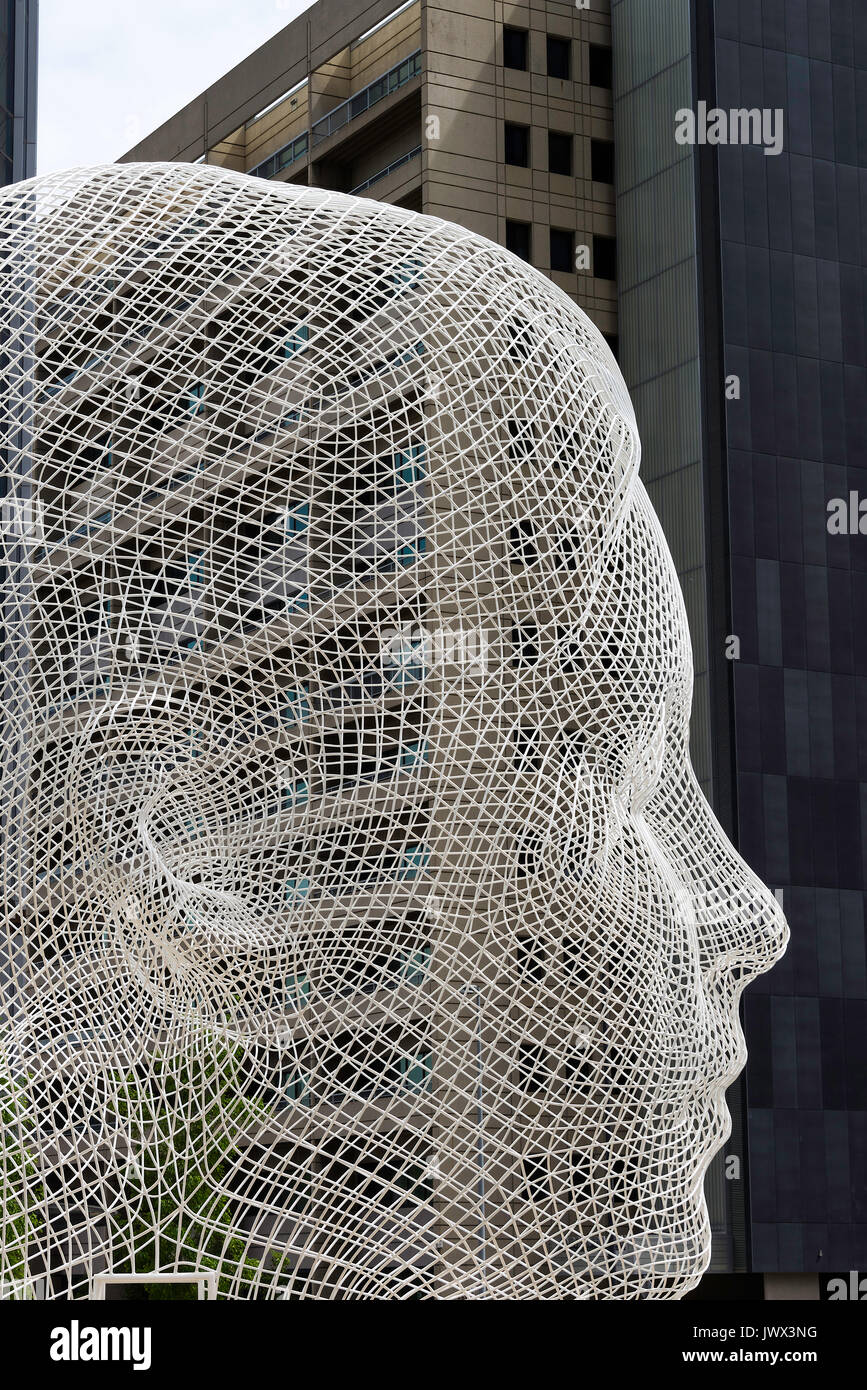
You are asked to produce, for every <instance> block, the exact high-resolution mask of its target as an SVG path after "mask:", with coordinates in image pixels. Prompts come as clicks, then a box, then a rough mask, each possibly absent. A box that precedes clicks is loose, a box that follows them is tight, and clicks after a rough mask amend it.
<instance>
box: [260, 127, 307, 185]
mask: <svg viewBox="0 0 867 1390" xmlns="http://www.w3.org/2000/svg"><path fill="white" fill-rule="evenodd" d="M309 148H310V132H309V131H307V130H305V131H304V133H303V134H302V135H296V136H295V139H294V140H290V141H289V143H288V145H283V146H282V148H281V149H279V150H277V151H276V153H275V154H270V155H269V156H268V158H267V159H263V160H262V163H261V164H257V165H255V166H254V168H252V169H248V171H247V172H248V173H249V174H252V175H253V177H254V178H259V179H273V177H274V175H275V174H279V173H280V171H281V170H282V169H288V168H289V165H290V164H294V163H295V162H296V161H297V160H299V159H303V158H304V156H305V155H306V153H307V151H308V150H309Z"/></svg>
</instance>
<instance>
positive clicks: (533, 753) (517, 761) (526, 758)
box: [512, 724, 542, 772]
mask: <svg viewBox="0 0 867 1390" xmlns="http://www.w3.org/2000/svg"><path fill="white" fill-rule="evenodd" d="M512 739H513V741H514V745H515V747H514V752H513V754H512V762H513V764H514V767H515V771H516V772H526V771H527V770H528V769H534V770H535V771H536V772H538V771H540V770H541V767H542V752H541V742H542V734H541V730H539V729H536V728H533V727H531V726H529V725H526V724H522V725H521V727H520V728H518V729H513V730H512Z"/></svg>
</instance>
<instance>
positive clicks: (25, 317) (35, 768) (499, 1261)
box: [0, 165, 786, 1299]
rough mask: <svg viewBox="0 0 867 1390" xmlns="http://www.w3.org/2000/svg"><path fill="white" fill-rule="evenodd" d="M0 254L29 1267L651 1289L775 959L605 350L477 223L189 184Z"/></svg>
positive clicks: (10, 225)
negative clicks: (695, 723) (712, 801)
mask: <svg viewBox="0 0 867 1390" xmlns="http://www.w3.org/2000/svg"><path fill="white" fill-rule="evenodd" d="M0 227H2V236H3V240H4V243H5V245H6V246H7V247H8V248H10V255H11V264H12V265H13V267H14V272H15V273H14V274H12V275H11V276H9V277H7V281H8V283H7V284H6V285H4V287H3V288H2V291H0V294H2V303H0V319H2V327H3V332H4V340H5V343H6V351H7V354H8V356H9V358H10V361H11V362H12V364H13V370H12V373H11V378H12V381H13V397H12V402H13V404H12V409H11V412H10V415H9V418H8V419H7V421H6V422H4V424H5V427H6V431H7V439H6V450H7V455H6V456H7V460H8V464H7V469H8V471H9V473H11V474H13V475H17V477H13V479H12V496H13V498H14V497H17V498H18V499H19V501H18V503H17V511H15V515H16V516H17V518H18V534H17V536H16V541H17V543H18V545H19V549H18V552H17V554H16V555H15V556H14V557H13V567H14V570H15V575H16V590H15V592H16V595H17V623H18V640H17V643H16V652H17V653H18V656H19V659H18V664H17V667H16V668H15V670H14V671H13V673H12V676H11V677H10V679H9V682H8V685H9V689H10V691H11V695H10V699H9V701H7V709H8V710H9V711H10V714H9V716H8V717H10V718H11V719H12V720H13V721H15V723H16V724H17V725H19V726H20V734H19V733H18V732H17V730H16V736H15V737H14V738H12V739H11V740H10V745H9V746H10V747H11V748H12V750H13V751H12V754H11V755H10V761H9V765H8V768H7V772H8V776H7V778H6V782H5V787H6V791H5V795H6V798H7V805H8V806H9V807H10V808H11V810H10V814H11V815H12V823H13V824H14V825H16V826H18V827H19V830H20V836H19V843H20V846H21V853H20V855H18V856H16V857H15V865H14V869H13V871H12V872H13V873H14V875H15V880H16V881H15V883H14V884H12V885H11V886H12V888H13V890H14V891H12V892H11V894H8V895H7V902H8V903H9V908H8V918H9V926H8V930H9V933H10V940H11V941H12V942H13V946H14V951H13V958H14V959H16V960H17V961H19V962H20V968H19V969H18V973H17V977H16V981H15V987H14V988H13V990H12V992H11V997H12V998H13V1003H12V1006H11V1009H10V1012H9V1016H8V1024H7V1030H6V1031H7V1035H8V1036H10V1037H11V1038H12V1040H13V1041H12V1044H11V1046H10V1048H9V1050H8V1065H7V1070H9V1069H10V1068H11V1072H12V1076H13V1077H14V1079H15V1084H16V1086H17V1087H18V1088H19V1089H20V1090H22V1091H23V1092H26V1093H28V1095H29V1096H30V1098H31V1100H32V1101H33V1107H32V1108H33V1110H34V1112H35V1114H36V1115H37V1119H36V1121H35V1122H34V1124H33V1126H32V1128H31V1130H30V1131H28V1134H29V1138H28V1139H27V1145H26V1149H27V1154H28V1155H29V1162H28V1163H25V1161H24V1160H23V1159H22V1158H21V1156H20V1155H19V1156H18V1157H17V1158H15V1157H14V1156H13V1157H12V1158H11V1159H9V1160H8V1162H9V1164H10V1166H11V1167H12V1169H14V1170H15V1172H16V1173H17V1182H18V1190H19V1198H20V1201H21V1202H22V1203H23V1204H24V1205H25V1206H26V1205H27V1204H28V1203H29V1204H30V1205H31V1206H32V1209H33V1212H34V1216H33V1223H34V1224H33V1235H32V1238H31V1248H32V1249H36V1250H37V1251H38V1256H39V1258H38V1260H36V1261H35V1262H34V1261H33V1259H32V1258H31V1259H30V1264H31V1267H33V1268H36V1267H41V1268H43V1269H45V1268H47V1269H48V1271H49V1273H52V1272H53V1277H54V1284H53V1285H52V1287H53V1288H55V1289H59V1288H60V1287H61V1281H60V1277H59V1274H58V1271H59V1270H60V1269H61V1268H65V1271H66V1276H67V1284H66V1287H67V1288H71V1289H72V1290H73V1291H74V1292H76V1291H77V1292H80V1293H84V1292H86V1288H87V1280H88V1278H89V1277H90V1274H91V1273H92V1272H93V1271H94V1270H95V1269H96V1268H97V1264H96V1261H97V1260H99V1261H100V1262H101V1263H100V1265H99V1268H105V1267H106V1265H108V1266H109V1267H111V1266H113V1267H115V1268H116V1267H117V1266H118V1264H119V1263H120V1261H121V1259H122V1258H124V1257H126V1255H128V1253H129V1249H130V1247H131V1246H132V1245H135V1244H136V1242H138V1252H139V1253H138V1257H139V1258H140V1256H141V1250H142V1249H143V1248H144V1244H145V1243H146V1241H145V1234H142V1232H145V1233H147V1234H149V1239H150V1241H151V1245H152V1244H153V1235H154V1233H155V1232H156V1233H158V1234H159V1235H161V1236H163V1237H164V1238H165V1239H164V1247H165V1249H169V1248H171V1249H172V1250H173V1251H174V1253H173V1254H172V1255H171V1256H169V1255H166V1254H165V1253H163V1255H162V1257H161V1258H162V1260H163V1264H164V1267H166V1266H165V1261H166V1260H168V1259H170V1260H171V1261H173V1266H172V1267H176V1268H179V1269H188V1268H196V1267H201V1266H204V1265H205V1264H207V1263H208V1261H209V1260H210V1261H211V1264H212V1265H213V1262H214V1261H215V1260H216V1261H217V1262H218V1263H219V1265H220V1271H221V1277H222V1278H223V1280H224V1284H223V1287H224V1290H225V1291H226V1292H228V1293H229V1294H230V1295H231V1296H241V1297H248V1296H251V1294H253V1293H256V1292H261V1294H262V1296H267V1297H275V1296H285V1295H286V1290H287V1289H289V1291H290V1296H301V1297H316V1298H379V1297H398V1298H400V1297H409V1296H421V1297H433V1298H438V1299H442V1298H445V1299H448V1298H470V1299H483V1298H502V1299H511V1298H520V1299H523V1298H527V1299H530V1298H542V1299H554V1298H598V1297H614V1298H630V1297H649V1298H671V1297H679V1296H680V1295H681V1294H682V1293H683V1292H685V1291H686V1290H687V1289H688V1288H689V1287H691V1286H692V1285H693V1284H694V1283H695V1282H697V1279H698V1277H699V1276H700V1274H701V1273H702V1271H703V1269H704V1267H705V1264H706V1261H707V1255H708V1249H709V1231H708V1222H707V1216H706V1211H705V1206H704V1200H703V1196H702V1179H703V1176H704V1172H705V1169H706V1167H707V1164H708V1162H709V1160H710V1158H711V1156H712V1155H713V1153H714V1152H715V1151H716V1150H717V1149H718V1148H719V1147H720V1145H721V1143H722V1142H723V1140H724V1137H725V1135H726V1132H727V1124H728V1116H727V1111H726V1108H725V1104H724V1092H725V1089H726V1087H727V1086H728V1085H729V1084H730V1082H731V1081H732V1080H733V1079H734V1077H735V1076H736V1075H737V1073H738V1071H739V1070H740V1069H741V1067H742V1066H743V1062H744V1048H743V1039H742V1035H741V1031H740V1027H739V1023H738V1014H737V1004H738V998H739V995H740V992H741V990H742V989H743V987H744V985H745V984H746V983H747V982H748V981H749V980H750V979H751V978H752V977H753V976H754V975H755V974H757V973H758V972H760V971H762V970H766V969H767V968H768V967H769V966H770V965H771V964H772V963H773V961H774V960H775V959H776V958H777V957H778V955H779V954H780V952H781V950H782V948H783V945H784V942H785V934H786V929H785V924H784V921H783V918H782V915H781V913H780V910H779V908H778V906H777V904H776V902H775V900H774V898H773V897H772V896H771V895H770V894H769V893H768V891H767V890H766V889H765V888H763V887H762V885H761V884H759V882H758V881H757V880H756V879H755V877H754V876H753V875H752V873H751V872H750V871H749V870H748V868H747V867H746V866H745V865H744V864H743V863H742V861H741V860H740V859H739V858H738V856H737V854H736V853H735V851H734V850H733V848H732V847H731V845H730V844H729V843H728V842H727V841H726V839H725V837H724V836H723V834H722V832H721V831H720V828H719V826H718V825H717V823H716V821H715V820H714V818H713V816H712V814H711V812H710V810H709V808H708V806H707V804H706V802H705V800H704V798H703V796H702V794H701V792H700V790H699V788H698V785H697V783H696V781H695V778H694V775H693V773H692V770H691V767H690V764H689V758H688V719H689V710H690V700H691V687H692V666H691V658H690V650H689V638H688V633H687V627H686V620H685V615H684V609H683V603H682V599H681V596H680V590H679V588H678V584H677V579H676V576H675V574H674V570H673V565H672V561H671V558H670V556H669V554H668V551H667V549H666V546H665V542H664V540H663V538H662V534H661V531H660V528H659V526H658V523H657V521H656V518H655V516H654V514H653V512H652V509H651V507H650V504H649V502H648V500H647V497H646V494H645V492H644V490H643V488H642V485H641V483H640V482H639V480H638V476H637V468H638V455H639V445H638V437H637V431H636V428H635V423H634V418H633V414H632V410H631V406H630V403H629V399H628V396H627V393H626V389H625V387H624V385H623V382H622V379H621V377H620V374H619V372H618V369H617V366H616V364H615V362H614V360H613V358H612V357H611V355H610V353H609V352H608V350H607V348H606V347H605V345H604V343H603V342H602V340H601V338H600V335H599V334H598V332H597V331H596V330H595V329H594V328H593V326H592V325H591V324H590V323H589V321H588V320H587V319H586V317H585V316H584V315H583V314H582V313H581V312H580V310H578V309H577V308H576V307H575V306H574V305H573V304H572V303H571V302H570V301H569V300H568V299H567V298H566V297H565V296H564V295H563V294H562V293H561V292H560V291H558V290H557V289H556V288H555V287H554V286H552V285H551V284H550V283H549V282H548V281H547V280H545V279H544V278H543V277H542V276H541V275H540V274H538V273H537V272H535V271H533V270H531V269H530V268H528V267H527V266H525V265H523V264H522V263H520V262H517V261H516V260H514V259H513V258H512V257H510V256H509V255H508V254H507V253H505V252H503V251H502V250H500V249H499V248H498V247H496V246H494V245H493V244H491V243H489V242H486V241H484V240H482V239H481V238H479V237H476V236H473V235H471V234H470V233H468V232H465V231H463V230H462V229H460V228H457V227H453V226H449V225H447V224H444V223H441V222H437V221H435V220H433V219H429V218H424V217H420V216H418V215H415V214H413V213H410V212H407V211H404V210H401V209H396V208H393V207H391V206H387V205H381V204H376V203H372V202H369V201H363V200H358V199H352V198H347V197H344V196H341V195H337V194H328V193H323V192H321V191H318V190H308V189H305V188H299V187H294V186H291V185H276V186H275V185H265V184H261V183H260V182H259V181H257V180H251V179H248V178H246V177H243V176H236V175H230V174H226V173H225V172H223V171H221V170H217V169H212V168H185V167H182V166H176V165H159V166H118V167H114V168H108V169H103V170H96V171H93V172H90V173H76V174H73V175H68V176H59V177H51V178H48V179H44V180H39V181H36V182H35V183H31V184H28V185H22V186H19V188H18V189H16V190H13V191H10V192H8V193H6V194H5V195H4V196H3V199H2V202H0ZM14 510H15V508H14V507H13V511H14ZM14 616H15V615H13V617H14ZM133 1068H135V1070H132V1069H133ZM15 1093H16V1094H17V1092H15ZM154 1106H156V1110H157V1112H158V1113H159V1114H160V1115H161V1116H162V1117H163V1124H164V1127H163V1134H164V1135H165V1134H167V1133H170V1134H171V1135H173V1136H175V1138H173V1141H172V1148H173V1156H172V1158H171V1161H170V1162H169V1161H167V1160H166V1158H165V1150H164V1148H163V1149H161V1148H160V1147H159V1143H158V1140H156V1139H155V1138H154V1126H153V1125H152V1124H150V1125H149V1124H148V1123H147V1119H148V1117H149V1116H152V1114H153V1113H154ZM178 1115H181V1116H182V1122H181V1121H180V1120H179V1121H178V1122H177V1125H176V1127H175V1128H173V1124H174V1121H173V1119H172V1116H178ZM180 1133H182V1134H183V1144H181V1145H179V1141H178V1140H177V1138H176V1135H177V1134H180ZM91 1136H92V1137H91ZM64 1145H66V1146H67V1148H66V1149H64ZM88 1146H89V1147H88ZM70 1152H71V1153H72V1154H73V1156H74V1159H75V1161H74V1162H71V1161H70V1160H69V1154H70ZM94 1153H97V1154H99V1155H100V1156H101V1162H100V1163H98V1164H94V1162H93V1160H92V1155H93V1154H94ZM64 1154H66V1158H65V1159H64ZM107 1154H108V1155H110V1161H109V1160H106V1155H107ZM106 1162H107V1166H108V1169H109V1170H110V1171H111V1172H112V1173H113V1174H114V1176H113V1177H110V1178H107V1177H105V1170H106ZM97 1169H98V1170H99V1171H100V1172H102V1173H103V1177H101V1178H97V1177H95V1176H94V1173H95V1172H96V1170H97ZM131 1172H132V1173H133V1176H132V1177H130V1173H131ZM142 1173H145V1174H146V1175H147V1178H146V1180H143V1179H141V1174H142ZM190 1173H195V1174H196V1175H197V1177H196V1184H199V1183H201V1184H203V1186H202V1187H199V1186H196V1191H197V1192H198V1194H199V1199H201V1197H202V1193H203V1192H204V1193H205V1197H204V1203H205V1207H207V1211H208V1220H204V1219H203V1217H202V1216H201V1210H200V1209H201V1201H199V1202H198V1204H197V1203H196V1202H194V1201H193V1200H192V1197H191V1195H190V1189H189V1185H188V1184H189V1175H190ZM136 1174H137V1175H138V1177H136V1176H135V1175H136ZM58 1181H63V1182H64V1183H66V1185H67V1188H68V1189H69V1188H70V1187H76V1185H77V1188H76V1190H77V1194H78V1200H77V1202H72V1201H70V1202H69V1204H68V1206H69V1210H70V1211H72V1210H73V1208H75V1211H76V1214H75V1216H74V1217H73V1216H70V1218H69V1219H70V1221H72V1222H73V1223H77V1225H76V1231H77V1232H78V1234H77V1236H76V1239H77V1241H78V1245H77V1246H76V1245H75V1244H74V1242H73V1244H72V1245H70V1243H69V1241H67V1242H66V1245H65V1246H64V1244H63V1240H62V1238H61V1235H60V1234H58V1233H57V1231H56V1226H55V1227H52V1226H51V1224H50V1222H46V1221H43V1222H42V1224H40V1219H41V1218H40V1216H39V1212H40V1210H41V1208H40V1203H41V1202H42V1201H43V1197H44V1190H45V1189H47V1188H48V1187H50V1186H51V1184H52V1183H55V1184H56V1183H57V1182H58ZM185 1184H187V1185H186V1186H185ZM143 1187H145V1188H147V1193H146V1194H143V1191H142V1188H143ZM179 1193H182V1194H186V1195H182V1196H180V1197H179ZM179 1203H180V1210H181V1213H182V1215H181V1216H180V1217H179V1216H178V1209H179ZM187 1207H189V1211H187V1210H186V1208H187ZM197 1212H198V1213H199V1215H198V1216H197V1215H196V1213H197ZM143 1213H145V1214H144V1215H143ZM9 1219H10V1217H9V1215H8V1214H7V1220H9ZM134 1221H135V1222H138V1225H137V1226H136V1228H135V1229H136V1231H137V1232H138V1234H136V1235H135V1236H132V1235H130V1234H129V1230H130V1229H132V1227H131V1222H134ZM148 1223H150V1224H148ZM172 1223H174V1225H173V1224H172ZM52 1232H53V1234H52ZM125 1232H126V1235H125V1234H124V1233H125ZM178 1232H180V1234H179V1233H178ZM230 1237H231V1238H232V1239H233V1240H234V1241H235V1242H236V1243H235V1244H234V1245H233V1246H232V1247H231V1249H230V1247H229V1246H228V1245H227V1244H226V1240H227V1239H228V1238H230ZM124 1240H126V1245H124ZM215 1241H216V1242H217V1245H218V1246H219V1251H218V1250H217V1245H215V1244H214V1242H215ZM172 1242H173V1244H172ZM64 1249H65V1251H66V1254H65V1255H64V1254H63V1253H62V1252H63V1250H64ZM70 1250H72V1252H73V1253H71V1254H70V1253H69V1252H70ZM227 1251H229V1253H227ZM76 1252H77V1253H76ZM88 1252H90V1253H88ZM275 1256H276V1259H275V1258H274V1257H275ZM245 1259H246V1261H247V1263H246V1264H245V1263H244V1261H245ZM39 1261H41V1266H40V1264H39ZM13 1263H14V1261H13ZM140 1267H141V1266H140ZM145 1267H146V1268H148V1267H149V1266H145ZM13 1273H14V1270H13Z"/></svg>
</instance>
